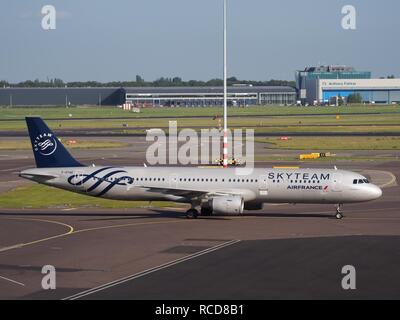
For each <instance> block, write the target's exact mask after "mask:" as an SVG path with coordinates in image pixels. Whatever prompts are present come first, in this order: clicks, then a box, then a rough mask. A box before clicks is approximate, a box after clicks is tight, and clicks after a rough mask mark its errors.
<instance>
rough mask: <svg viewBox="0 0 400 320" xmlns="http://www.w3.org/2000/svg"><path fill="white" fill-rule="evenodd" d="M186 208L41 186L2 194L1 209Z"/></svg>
mask: <svg viewBox="0 0 400 320" xmlns="http://www.w3.org/2000/svg"><path fill="white" fill-rule="evenodd" d="M144 207H155V208H163V207H175V208H176V207H184V205H182V204H176V203H173V202H160V201H157V202H151V203H150V202H148V201H116V200H106V199H101V198H94V197H89V196H85V195H80V194H77V193H72V192H68V191H64V190H60V189H55V188H51V187H47V186H43V185H39V184H33V185H27V186H24V187H19V188H16V189H14V190H11V191H8V192H5V193H1V194H0V208H16V209H19V208H33V209H36V208H66V209H68V208H109V209H122V208H144Z"/></svg>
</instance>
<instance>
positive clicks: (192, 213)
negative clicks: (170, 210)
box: [186, 209, 199, 219]
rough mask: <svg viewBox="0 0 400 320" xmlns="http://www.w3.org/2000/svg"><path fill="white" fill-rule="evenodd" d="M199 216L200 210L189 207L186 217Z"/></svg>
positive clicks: (193, 217) (194, 217) (195, 217)
mask: <svg viewBox="0 0 400 320" xmlns="http://www.w3.org/2000/svg"><path fill="white" fill-rule="evenodd" d="M198 216H199V212H198V211H197V210H196V209H189V210H188V211H186V218H188V219H197V217H198Z"/></svg>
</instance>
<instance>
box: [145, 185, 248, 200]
mask: <svg viewBox="0 0 400 320" xmlns="http://www.w3.org/2000/svg"><path fill="white" fill-rule="evenodd" d="M143 188H144V189H146V190H147V191H150V192H156V193H163V194H168V195H173V196H177V197H184V198H188V199H196V198H200V199H202V198H211V197H213V196H214V197H215V196H233V195H240V196H243V197H244V198H249V197H248V193H249V190H237V189H236V190H220V189H219V190H189V189H177V188H157V187H143Z"/></svg>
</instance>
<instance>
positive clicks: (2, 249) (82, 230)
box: [0, 218, 190, 253]
mask: <svg viewBox="0 0 400 320" xmlns="http://www.w3.org/2000/svg"><path fill="white" fill-rule="evenodd" d="M4 219H6V220H21V221H39V222H47V223H52V224H58V225H62V226H64V227H67V228H68V229H69V231H68V232H65V233H62V234H58V235H55V236H51V237H47V238H43V239H38V240H35V241H30V242H26V243H19V244H16V245H12V246H9V247H5V248H0V253H1V252H5V251H9V250H13V249H19V248H23V247H26V246H31V245H34V244H38V243H41V242H45V241H49V240H53V239H58V238H62V237H66V236H69V235H73V234H77V233H83V232H89V231H97V230H105V229H113V228H125V227H135V226H144V225H155V224H170V223H182V222H188V221H190V220H169V221H152V222H139V223H129V224H120V225H110V226H102V227H94V228H87V229H81V230H75V229H74V227H73V226H71V225H69V224H66V223H62V222H59V221H53V220H42V219H29V218H4Z"/></svg>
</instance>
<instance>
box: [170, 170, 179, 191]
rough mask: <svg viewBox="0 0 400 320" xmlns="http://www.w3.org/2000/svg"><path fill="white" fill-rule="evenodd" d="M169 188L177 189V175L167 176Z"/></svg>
mask: <svg viewBox="0 0 400 320" xmlns="http://www.w3.org/2000/svg"><path fill="white" fill-rule="evenodd" d="M169 186H170V188H178V175H177V174H176V173H173V174H171V175H170V176H169Z"/></svg>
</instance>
